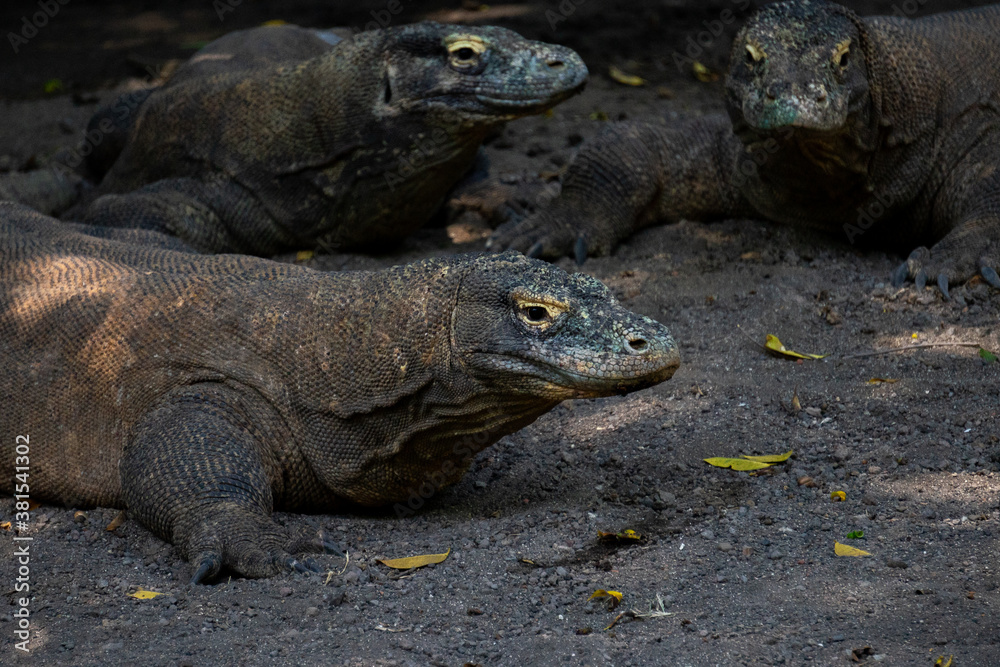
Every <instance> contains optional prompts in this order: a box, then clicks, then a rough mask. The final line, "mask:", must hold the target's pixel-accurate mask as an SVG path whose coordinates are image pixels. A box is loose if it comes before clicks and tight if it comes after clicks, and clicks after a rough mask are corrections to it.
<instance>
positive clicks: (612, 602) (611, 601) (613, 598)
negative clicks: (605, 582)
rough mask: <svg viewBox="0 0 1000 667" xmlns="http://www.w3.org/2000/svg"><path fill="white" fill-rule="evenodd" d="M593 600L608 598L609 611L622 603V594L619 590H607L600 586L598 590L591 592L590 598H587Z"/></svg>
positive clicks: (588, 600)
mask: <svg viewBox="0 0 1000 667" xmlns="http://www.w3.org/2000/svg"><path fill="white" fill-rule="evenodd" d="M591 600H606V601H607V603H608V611H611V610H612V609H614V608H615V607H617V606H618V605H620V604H621V602H622V594H621V593H620V592H618V591H606V590H604V589H603V588H598V589H597V590H596V591H594V592H593V593H591V595H590V597H589V598H587V602H590V601H591Z"/></svg>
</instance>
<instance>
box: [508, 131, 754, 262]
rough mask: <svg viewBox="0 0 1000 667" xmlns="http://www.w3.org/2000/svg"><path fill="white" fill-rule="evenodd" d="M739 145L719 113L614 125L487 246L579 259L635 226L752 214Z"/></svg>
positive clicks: (605, 249)
mask: <svg viewBox="0 0 1000 667" xmlns="http://www.w3.org/2000/svg"><path fill="white" fill-rule="evenodd" d="M740 150H741V145H740V144H739V143H738V141H737V140H736V139H735V138H734V137H733V133H732V129H731V126H730V124H729V121H728V119H726V118H724V117H722V116H715V117H708V118H705V119H699V120H697V121H693V122H691V123H688V124H685V125H684V126H681V127H667V126H664V125H654V124H639V123H630V124H619V125H613V126H611V127H609V128H608V130H606V131H605V132H604V133H603V134H601V135H600V136H599V137H598V138H597V139H595V140H594V141H592V142H590V143H588V144H586V145H585V146H584V148H583V149H581V151H580V153H579V154H578V155H577V157H576V159H575V161H574V163H573V165H572V167H571V168H570V170H569V172H568V173H567V175H566V182H565V183H564V184H563V191H562V194H561V196H560V197H559V198H558V199H556V200H555V201H553V202H552V204H551V205H550V206H549V207H548V208H546V209H544V210H542V211H540V212H538V213H536V214H534V215H532V216H531V217H529V218H527V219H525V220H522V221H514V222H510V223H507V224H505V225H503V226H501V227H500V228H499V229H498V230H497V231H496V233H495V234H494V235H493V237H492V238H491V239H490V241H489V246H490V247H495V248H497V249H505V248H512V249H515V250H520V251H521V252H524V253H525V254H527V255H528V256H530V257H545V258H556V257H561V256H563V255H568V254H570V253H571V252H572V254H573V255H574V256H575V257H576V261H577V263H578V264H582V263H583V262H584V260H586V258H587V255H588V254H589V255H606V254H608V253H609V252H611V250H613V249H614V247H615V246H616V245H618V243H619V242H620V241H622V240H623V239H625V238H627V237H629V236H630V235H632V234H633V233H635V232H636V231H638V230H640V229H642V228H644V227H648V226H650V225H653V224H657V223H660V222H663V221H667V222H678V221H680V220H682V219H687V218H690V219H695V220H712V219H724V218H727V217H739V216H748V215H751V214H752V211H751V209H750V205H749V203H748V202H746V200H745V199H744V198H743V196H742V195H741V194H740V193H739V188H738V186H739V178H738V175H739V171H738V167H737V165H738V164H742V161H740V160H738V159H736V158H737V157H738V154H737V153H736V152H735V151H740ZM748 164H750V163H749V162H748Z"/></svg>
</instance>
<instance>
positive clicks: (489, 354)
mask: <svg viewBox="0 0 1000 667" xmlns="http://www.w3.org/2000/svg"><path fill="white" fill-rule="evenodd" d="M480 261H481V262H482V263H483V264H484V266H483V267H482V269H481V270H478V271H472V272H469V273H468V274H467V276H466V277H465V278H464V279H463V281H462V285H461V288H460V290H459V294H458V303H457V305H456V308H455V316H454V319H453V325H452V339H453V343H452V346H453V348H454V350H455V352H457V354H458V356H459V358H460V360H461V363H463V364H464V365H465V367H466V370H467V371H468V372H469V373H470V374H472V375H474V376H476V377H478V378H480V379H481V381H482V382H483V383H484V384H488V385H489V386H491V387H493V388H502V390H504V391H506V392H509V393H512V394H521V395H530V396H534V397H536V398H537V399H540V400H543V401H544V400H551V401H560V400H563V399H569V398H588V397H596V396H609V395H612V394H618V393H621V394H624V393H628V392H630V391H635V390H638V389H643V388H645V387H650V386H652V385H655V384H658V383H660V382H663V381H664V380H667V379H669V378H670V377H671V376H672V375H673V374H674V371H675V370H677V367H678V365H679V364H680V355H679V354H678V351H677V347H676V345H675V344H674V340H673V338H671V336H670V332H669V331H667V328H666V327H665V326H663V325H662V324H660V323H658V322H655V321H654V320H652V319H650V318H648V317H645V316H642V315H638V314H636V313H633V312H631V311H629V310H626V309H625V308H623V307H622V306H621V305H620V304H619V303H618V302H617V301H616V300H615V297H614V296H613V295H612V294H611V292H610V291H609V290H608V288H607V287H605V286H604V285H603V284H602V283H601V282H600V281H598V280H596V279H595V278H591V277H590V276H585V275H582V274H572V275H571V274H568V273H566V272H564V271H557V270H553V267H552V266H551V265H550V264H548V263H545V262H541V261H538V260H532V259H527V258H525V257H524V256H523V255H521V254H520V253H513V252H511V253H505V254H504V255H502V256H501V257H493V256H489V255H486V256H484V257H483V258H482V259H481V260H480ZM512 277H514V279H513V280H512Z"/></svg>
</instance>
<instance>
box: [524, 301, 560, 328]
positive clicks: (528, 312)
mask: <svg viewBox="0 0 1000 667" xmlns="http://www.w3.org/2000/svg"><path fill="white" fill-rule="evenodd" d="M516 309H517V316H518V318H520V320H521V321H522V322H524V323H525V324H527V325H529V326H533V327H539V328H542V329H544V328H546V327H548V326H549V325H551V324H552V323H553V322H555V321H556V319H557V318H558V317H559V315H561V314H562V313H563V312H564V311H565V310H566V305H565V304H561V303H555V302H550V301H548V300H546V301H539V300H538V299H537V297H536V298H530V297H529V298H516Z"/></svg>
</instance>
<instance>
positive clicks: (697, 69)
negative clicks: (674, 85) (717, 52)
mask: <svg viewBox="0 0 1000 667" xmlns="http://www.w3.org/2000/svg"><path fill="white" fill-rule="evenodd" d="M691 69H692V70H694V75H695V77H697V79H698V80H699V81H701V82H702V83H712V82H713V81H718V80H719V75H718V74H716V73H715V72H713V71H712V70H710V69H708V68H707V67H705V66H704V65H702V64H701V63H700V62H698V61H697V60H696V61H694V64H692V65H691Z"/></svg>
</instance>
